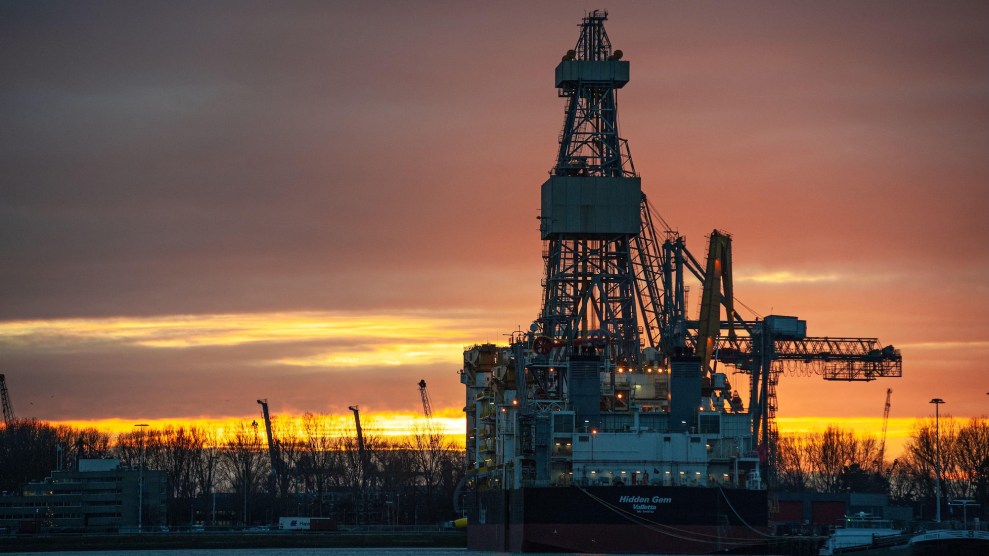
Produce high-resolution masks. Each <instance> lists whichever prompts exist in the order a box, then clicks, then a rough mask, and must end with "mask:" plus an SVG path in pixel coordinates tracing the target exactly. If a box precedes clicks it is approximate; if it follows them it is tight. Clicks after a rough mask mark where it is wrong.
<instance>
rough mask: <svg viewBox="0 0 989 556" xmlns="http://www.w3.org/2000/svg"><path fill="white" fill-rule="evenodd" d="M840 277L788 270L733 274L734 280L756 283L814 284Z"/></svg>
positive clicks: (832, 280) (839, 278) (837, 275)
mask: <svg viewBox="0 0 989 556" xmlns="http://www.w3.org/2000/svg"><path fill="white" fill-rule="evenodd" d="M841 279H842V277H841V275H839V274H804V273H801V272H791V271H789V270H777V271H775V272H763V273H759V274H753V275H746V274H741V275H736V276H734V280H735V281H736V282H742V283H745V282H755V283H757V284H814V283H817V282H837V281H839V280H841Z"/></svg>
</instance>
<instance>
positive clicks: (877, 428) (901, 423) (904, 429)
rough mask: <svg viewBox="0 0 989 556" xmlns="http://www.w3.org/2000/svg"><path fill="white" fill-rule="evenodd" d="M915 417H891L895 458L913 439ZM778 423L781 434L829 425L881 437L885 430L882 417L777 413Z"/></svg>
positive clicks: (889, 440)
mask: <svg viewBox="0 0 989 556" xmlns="http://www.w3.org/2000/svg"><path fill="white" fill-rule="evenodd" d="M916 422H917V419H916V418H913V417H909V418H908V417H890V419H889V424H888V426H887V427H886V457H887V458H888V459H893V458H896V457H899V456H900V454H902V453H903V449H904V446H905V445H906V443H907V441H908V440H909V439H910V434H911V432H912V430H913V425H914V423H916ZM776 425H777V428H778V429H779V431H780V434H793V435H804V434H818V433H822V432H824V431H825V430H826V429H827V428H828V427H837V428H839V429H843V430H850V431H854V432H855V434H856V435H857V436H873V437H875V438H879V437H880V436H882V433H883V420H882V418H881V417H777V418H776Z"/></svg>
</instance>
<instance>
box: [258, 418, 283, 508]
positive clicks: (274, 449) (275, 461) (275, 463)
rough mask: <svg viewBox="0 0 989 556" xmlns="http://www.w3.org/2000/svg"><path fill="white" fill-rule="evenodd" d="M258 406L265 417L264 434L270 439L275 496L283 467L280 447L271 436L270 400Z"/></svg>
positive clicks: (272, 486) (272, 485)
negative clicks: (279, 452) (279, 474)
mask: <svg viewBox="0 0 989 556" xmlns="http://www.w3.org/2000/svg"><path fill="white" fill-rule="evenodd" d="M258 404H260V405H261V416H262V417H264V432H265V435H267V437H268V455H269V456H270V457H271V474H270V476H269V481H270V482H271V493H272V494H275V488H276V487H277V485H278V480H277V478H278V472H279V468H280V467H281V457H280V456H279V454H278V446H276V445H275V438H274V436H272V434H271V415H270V414H269V413H268V400H267V399H264V400H258Z"/></svg>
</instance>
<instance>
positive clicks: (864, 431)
mask: <svg viewBox="0 0 989 556" xmlns="http://www.w3.org/2000/svg"><path fill="white" fill-rule="evenodd" d="M318 417H319V418H320V419H321V426H322V428H323V430H325V431H327V435H328V436H331V437H344V436H353V435H354V434H355V433H354V431H355V426H354V416H353V414H352V413H346V414H336V415H319V416H318ZM254 421H257V422H258V431H259V434H260V435H262V436H263V435H264V423H262V422H260V421H259V417H256V416H253V415H252V416H249V417H222V418H209V417H189V418H174V419H148V420H141V422H142V423H147V424H148V429H149V430H151V431H154V430H161V429H164V428H166V427H169V426H171V427H174V428H178V427H180V426H181V427H186V428H188V427H197V428H200V429H203V430H206V431H208V432H213V433H215V434H216V435H217V437H218V438H217V439H218V441H219V442H220V443H221V444H222V443H223V442H224V441H225V440H229V438H232V437H233V435H234V434H236V433H237V431H239V430H241V429H242V428H244V427H250V424H251V423H252V422H254ZM916 421H917V419H915V418H906V417H902V418H890V419H889V426H888V427H887V432H886V454H887V456H886V457H887V458H890V459H892V458H895V457H899V455H900V454H901V453H902V452H903V447H904V445H905V443H906V442H907V440H908V439H909V438H910V434H911V432H912V430H913V426H914V424H915V423H916ZM136 423H137V421H134V420H128V419H119V418H111V419H91V420H69V421H54V422H51V424H53V425H68V426H71V427H74V428H95V429H97V430H100V431H103V432H107V433H110V434H112V435H118V434H129V433H132V432H134V431H135V430H136V429H135V428H134V425H135V424H136ZM776 423H777V427H778V429H779V431H780V434H784V435H787V434H797V435H800V434H814V433H821V432H824V430H825V429H827V427H829V426H834V427H838V428H840V429H844V430H851V431H854V432H855V434H857V435H861V436H874V437H876V438H879V436H880V435H881V434H882V418H880V417H779V418H777V420H776ZM425 427H426V423H425V419H424V418H423V417H422V415H420V414H415V413H402V412H382V413H378V412H373V411H369V412H367V413H364V412H363V411H362V412H361V428H362V429H363V430H364V433H365V434H366V435H369V436H374V437H379V438H382V439H385V440H392V441H395V440H398V439H401V438H403V437H407V436H409V435H411V434H415V433H416V432H420V433H421V432H423V431H425ZM272 428H273V429H274V430H275V434H276V435H286V436H299V437H301V436H304V424H303V416H301V415H280V416H276V417H273V418H272ZM433 428H434V430H435V431H436V432H437V433H438V434H442V435H443V436H444V437H445V438H447V439H448V440H450V441H453V442H454V443H455V444H456V445H457V446H459V447H461V448H462V447H463V445H464V435H465V430H466V424H465V421H464V417H463V412H462V411H461V410H460V409H455V408H446V409H443V410H440V411H438V412H436V413H435V414H434V416H433Z"/></svg>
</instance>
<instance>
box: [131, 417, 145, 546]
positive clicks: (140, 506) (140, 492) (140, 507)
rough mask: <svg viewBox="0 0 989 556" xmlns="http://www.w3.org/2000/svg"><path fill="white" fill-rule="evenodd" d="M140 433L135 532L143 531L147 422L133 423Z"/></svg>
mask: <svg viewBox="0 0 989 556" xmlns="http://www.w3.org/2000/svg"><path fill="white" fill-rule="evenodd" d="M134 426H135V427H137V430H138V431H139V433H140V435H141V436H140V439H141V463H140V466H139V469H138V472H137V532H138V533H143V532H144V427H146V426H148V424H147V423H138V424H136V425H134Z"/></svg>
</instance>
